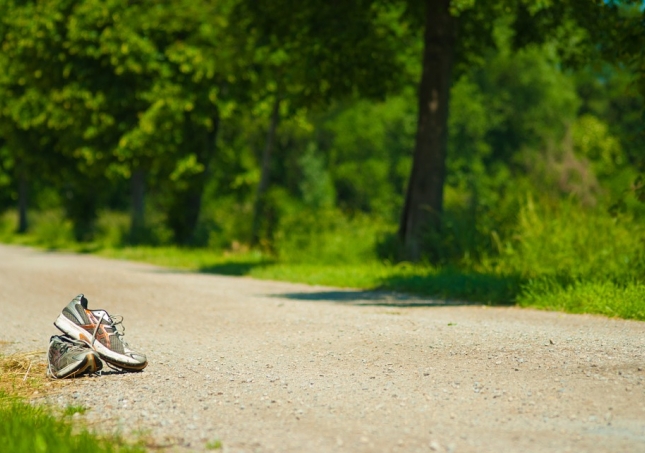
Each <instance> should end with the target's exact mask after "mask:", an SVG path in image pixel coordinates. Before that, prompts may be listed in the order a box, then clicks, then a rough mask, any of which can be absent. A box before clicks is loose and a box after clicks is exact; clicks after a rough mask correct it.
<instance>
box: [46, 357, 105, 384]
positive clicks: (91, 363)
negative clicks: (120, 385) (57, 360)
mask: <svg viewBox="0 0 645 453" xmlns="http://www.w3.org/2000/svg"><path fill="white" fill-rule="evenodd" d="M99 364H100V362H99V361H98V357H97V356H96V355H95V354H94V352H92V353H90V354H86V355H85V358H84V359H83V361H82V362H80V363H79V364H72V365H68V366H67V367H66V368H63V369H62V370H60V371H58V372H57V373H52V374H53V376H54V377H55V378H56V379H65V378H68V377H76V376H80V375H81V374H83V373H85V372H88V373H95V372H96V371H98V370H100V369H101V368H102V367H101V366H100V365H99Z"/></svg>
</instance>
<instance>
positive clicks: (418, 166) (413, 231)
mask: <svg viewBox="0 0 645 453" xmlns="http://www.w3.org/2000/svg"><path fill="white" fill-rule="evenodd" d="M449 7H450V0H427V1H426V19H425V35H424V50H423V72H422V75H421V83H420V85H419V98H418V99H419V116H418V123H417V134H416V142H415V147H414V157H413V163H412V172H411V175H410V180H409V182H408V189H407V194H406V198H405V206H404V208H403V214H402V216H401V224H400V227H399V235H400V237H401V240H402V242H403V245H404V254H405V256H406V258H407V259H410V260H418V259H420V258H421V255H422V254H423V253H424V252H425V251H427V250H428V243H427V242H428V237H429V236H430V235H431V234H432V233H433V232H438V231H439V228H440V226H441V213H442V209H443V184H444V180H445V172H446V170H445V160H446V147H447V139H448V102H449V93H450V84H451V77H452V67H453V60H454V53H455V32H456V19H455V18H454V17H452V16H451V15H450V10H449Z"/></svg>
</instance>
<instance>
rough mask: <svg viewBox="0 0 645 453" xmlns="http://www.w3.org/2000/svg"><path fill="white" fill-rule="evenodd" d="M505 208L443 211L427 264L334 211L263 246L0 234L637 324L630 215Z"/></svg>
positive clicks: (644, 314) (574, 206) (642, 268)
mask: <svg viewBox="0 0 645 453" xmlns="http://www.w3.org/2000/svg"><path fill="white" fill-rule="evenodd" d="M505 209H506V212H504V213H498V214H497V215H498V216H499V217H500V219H497V220H496V222H497V223H496V224H497V227H498V228H497V229H492V228H489V229H487V230H484V231H478V230H477V229H476V228H474V227H473V226H472V225H471V227H470V228H469V227H468V225H469V219H468V217H463V218H460V217H459V215H460V214H459V213H458V212H457V213H455V212H451V211H447V213H446V219H445V220H446V221H445V225H447V227H446V230H445V231H444V234H443V237H442V238H440V239H439V240H438V241H437V242H436V244H435V248H436V250H437V256H438V258H439V259H437V260H435V263H438V264H429V263H428V262H426V263H409V262H399V261H397V260H396V259H395V258H392V256H391V254H390V255H388V253H387V251H388V247H389V249H391V243H392V239H391V238H393V237H395V226H393V225H388V224H387V223H384V222H382V221H378V220H375V219H370V218H369V217H353V218H349V217H343V215H342V213H339V212H338V211H333V210H327V211H318V212H296V213H294V214H293V217H291V218H290V219H287V220H285V221H284V222H283V229H281V230H278V232H277V233H276V236H275V240H274V242H273V244H272V247H269V248H267V247H260V248H257V249H250V248H249V247H247V246H244V245H243V243H238V242H237V241H232V242H230V243H229V245H228V246H227V247H223V246H217V247H193V248H183V247H177V246H172V245H138V246H133V245H128V241H127V238H126V237H125V235H126V233H125V232H126V228H125V224H126V217H125V216H124V215H123V214H115V213H104V214H103V215H102V217H101V218H100V219H99V222H98V224H99V225H100V232H101V233H100V234H98V235H97V237H96V240H95V241H93V242H86V243H77V242H74V241H73V240H71V237H72V236H71V226H69V225H66V224H65V223H64V222H63V221H61V220H60V218H61V217H60V213H59V214H56V213H40V214H39V216H40V218H38V217H37V216H34V217H35V218H34V219H33V223H34V226H33V229H32V232H30V233H29V234H26V235H16V234H14V233H13V232H12V231H11V228H9V227H7V224H8V222H9V221H14V220H13V218H12V217H10V216H11V214H5V217H4V221H3V222H1V223H0V239H1V240H3V241H4V242H12V243H17V244H24V245H34V246H39V247H45V248H50V249H63V250H72V251H76V252H85V253H96V254H99V255H101V256H105V257H110V258H117V259H128V260H136V261H143V262H148V263H152V264H157V265H162V266H167V267H172V268H177V269H185V270H190V271H197V272H205V273H217V274H226V275H238V276H252V277H256V278H262V279H274V280H286V281H292V282H302V283H308V284H313V285H328V286H335V287H346V288H362V289H382V290H392V291H400V292H408V293H414V294H420V295H424V296H432V297H440V298H445V299H452V300H464V301H471V302H481V303H486V304H517V305H520V306H522V307H532V308H538V309H548V310H562V311H567V312H572V313H592V314H601V315H605V316H615V317H621V318H628V319H639V320H645V284H644V281H645V278H644V277H645V228H644V227H643V226H642V225H643V223H642V221H641V219H642V217H643V213H640V214H639V211H638V209H635V210H634V212H632V213H631V214H627V213H622V214H618V215H610V214H609V213H608V211H607V209H606V208H602V207H595V208H594V207H585V206H582V205H580V204H579V203H576V202H573V201H562V200H560V201H557V202H549V200H540V201H539V203H538V202H537V201H535V200H533V199H532V198H530V197H529V198H526V199H525V200H524V201H521V202H517V203H516V204H515V205H512V204H509V205H508V206H507V207H506V208H505ZM13 215H14V216H15V214H13ZM57 215H58V217H57ZM451 216H452V217H451ZM56 218H58V220H56ZM39 222H44V223H45V224H46V225H42V224H39ZM470 223H472V222H470ZM53 230H57V231H59V232H60V234H59V235H57V234H54V232H53ZM213 234H215V233H213ZM469 235H470V236H469ZM224 242H225V241H223V240H212V238H211V240H210V241H209V243H218V244H222V243H224ZM384 250H385V253H384V252H383V251H384ZM442 253H443V255H442Z"/></svg>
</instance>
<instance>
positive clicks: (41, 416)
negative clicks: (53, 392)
mask: <svg viewBox="0 0 645 453" xmlns="http://www.w3.org/2000/svg"><path fill="white" fill-rule="evenodd" d="M0 445H2V451H5V452H7V453H48V452H51V453H86V452H93V453H109V452H115V453H117V452H118V453H129V452H143V451H145V450H144V449H143V448H142V447H139V446H130V445H126V444H125V443H123V442H122V441H120V440H119V439H116V438H101V437H98V436H96V435H95V434H92V433H90V432H89V431H87V430H85V429H82V428H81V429H78V427H77V426H73V425H72V423H71V422H69V421H67V420H65V419H61V418H59V417H56V416H54V415H53V414H52V413H51V412H50V411H49V410H48V409H47V408H45V407H41V406H34V405H31V404H29V403H27V402H26V401H24V400H22V399H20V398H17V397H11V396H8V395H7V394H0Z"/></svg>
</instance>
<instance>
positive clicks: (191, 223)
mask: <svg viewBox="0 0 645 453" xmlns="http://www.w3.org/2000/svg"><path fill="white" fill-rule="evenodd" d="M219 121H220V119H219V115H217V116H216V117H215V118H214V120H213V128H212V129H211V130H210V131H204V132H202V133H201V134H200V133H199V132H198V131H194V130H192V129H193V128H192V127H191V126H189V127H188V128H189V130H188V134H187V136H193V135H192V134H193V133H197V134H199V135H198V137H199V136H201V140H200V141H201V143H199V142H198V143H199V146H198V147H197V149H198V152H197V153H196V154H197V162H198V163H200V164H202V166H203V167H204V171H203V172H201V173H200V174H198V175H195V176H193V177H191V179H190V181H189V183H188V187H187V188H186V190H185V191H182V192H181V193H177V194H176V195H175V197H174V200H173V203H172V206H171V208H170V212H169V214H170V215H169V219H168V223H169V226H170V228H171V229H172V231H173V234H174V238H175V242H177V243H179V244H184V245H188V244H191V243H195V239H196V236H195V233H196V230H197V222H198V221H199V215H200V212H201V206H202V196H203V194H204V188H205V186H206V181H207V179H208V175H209V173H210V163H211V161H212V160H213V158H214V155H215V150H216V145H215V141H216V139H217V133H218V131H219ZM187 124H189V125H190V124H191V123H190V120H188V121H187Z"/></svg>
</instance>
